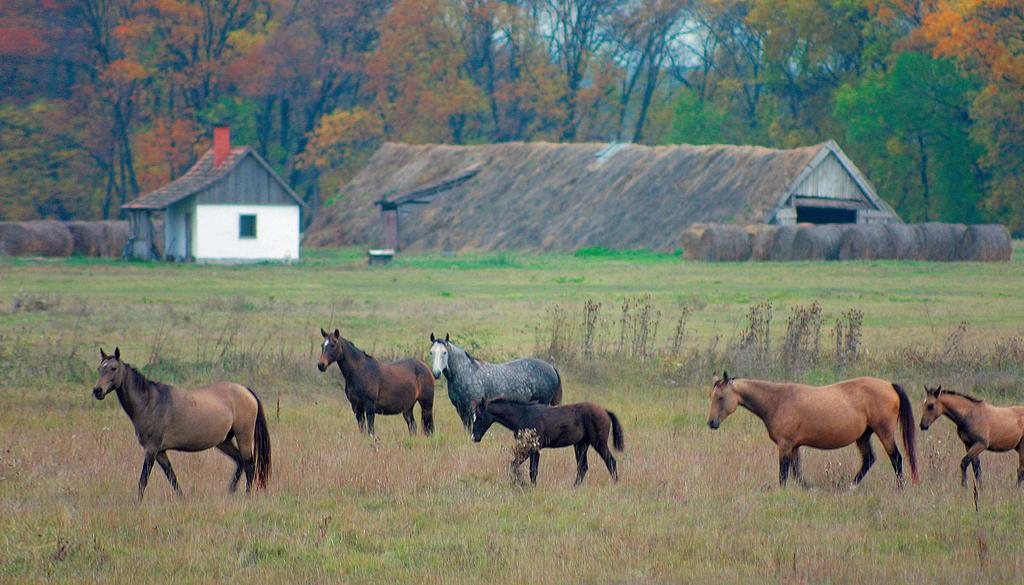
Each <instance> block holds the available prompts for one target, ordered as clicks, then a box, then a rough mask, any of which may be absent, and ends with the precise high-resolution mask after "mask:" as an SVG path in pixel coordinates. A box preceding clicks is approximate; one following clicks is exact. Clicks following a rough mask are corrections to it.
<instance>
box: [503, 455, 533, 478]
mask: <svg viewBox="0 0 1024 585" xmlns="http://www.w3.org/2000/svg"><path fill="white" fill-rule="evenodd" d="M528 458H529V456H528V455H523V454H521V453H517V454H516V456H515V457H513V458H512V463H511V465H509V470H508V471H509V474H511V475H512V481H514V482H516V484H518V485H524V484H525V483H526V482H524V481H523V476H522V474H520V473H519V467H520V466H521V465H522V464H523V462H524V461H526V460H527V459H528Z"/></svg>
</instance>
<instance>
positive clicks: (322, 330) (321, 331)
mask: <svg viewBox="0 0 1024 585" xmlns="http://www.w3.org/2000/svg"><path fill="white" fill-rule="evenodd" d="M320 335H323V336H324V339H327V332H326V331H324V328H323V327H321V328H320Z"/></svg>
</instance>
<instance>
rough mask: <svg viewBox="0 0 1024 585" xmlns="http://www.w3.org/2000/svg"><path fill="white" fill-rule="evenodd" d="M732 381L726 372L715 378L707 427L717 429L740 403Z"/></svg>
mask: <svg viewBox="0 0 1024 585" xmlns="http://www.w3.org/2000/svg"><path fill="white" fill-rule="evenodd" d="M732 382H733V379H732V378H730V377H729V374H728V372H722V378H721V379H717V378H716V379H715V383H714V387H713V388H712V390H711V412H710V413H709V414H708V427H710V428H711V429H717V428H718V427H719V426H720V425H721V424H722V421H723V420H725V419H726V418H728V416H729V415H730V414H732V413H733V412H735V411H736V407H737V406H739V404H740V395H739V394H737V393H736V388H735V387H733V383H732Z"/></svg>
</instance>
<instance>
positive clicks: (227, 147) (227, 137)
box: [213, 126, 231, 167]
mask: <svg viewBox="0 0 1024 585" xmlns="http://www.w3.org/2000/svg"><path fill="white" fill-rule="evenodd" d="M229 154H231V128H228V127H227V126H216V127H214V129H213V166H215V167H219V166H220V165H221V163H222V162H224V159H226V158H227V157H228V155H229Z"/></svg>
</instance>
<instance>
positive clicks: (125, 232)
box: [100, 221, 163, 258]
mask: <svg viewBox="0 0 1024 585" xmlns="http://www.w3.org/2000/svg"><path fill="white" fill-rule="evenodd" d="M103 223H104V224H105V226H106V229H105V230H104V231H105V235H106V240H105V241H104V243H103V246H101V247H100V254H101V255H102V256H103V257H104V258H120V257H121V256H122V255H123V254H124V246H125V244H127V243H128V237H129V236H130V235H131V228H130V227H129V226H128V222H127V221H105V222H103ZM160 225H161V226H163V222H161V223H160Z"/></svg>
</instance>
